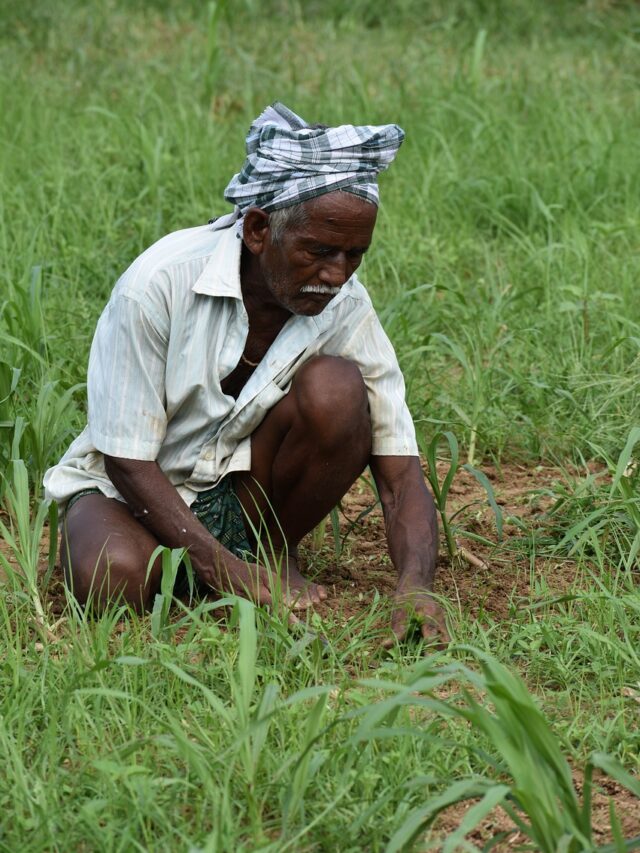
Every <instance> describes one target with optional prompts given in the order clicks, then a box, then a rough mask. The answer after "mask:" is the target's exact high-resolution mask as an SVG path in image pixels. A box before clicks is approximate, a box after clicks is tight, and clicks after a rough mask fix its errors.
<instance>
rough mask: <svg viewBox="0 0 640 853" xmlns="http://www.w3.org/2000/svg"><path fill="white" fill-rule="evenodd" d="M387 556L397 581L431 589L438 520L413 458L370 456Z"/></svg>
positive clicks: (433, 575) (415, 458)
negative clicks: (385, 538) (383, 523)
mask: <svg viewBox="0 0 640 853" xmlns="http://www.w3.org/2000/svg"><path fill="white" fill-rule="evenodd" d="M371 469H372V471H373V474H374V477H375V480H376V484H377V486H378V491H379V493H380V500H381V503H382V509H383V513H384V519H385V526H386V531H387V542H388V546H389V555H390V557H391V560H392V562H393V564H394V566H395V567H396V569H397V571H398V575H399V578H400V583H401V584H402V583H403V582H405V583H411V584H413V585H416V584H420V585H421V586H423V587H426V588H427V589H431V587H432V585H433V580H434V577H435V570H436V561H437V557H438V522H437V514H436V508H435V504H434V501H433V498H432V496H431V494H430V492H429V490H428V489H427V486H426V484H425V482H424V478H423V476H422V471H421V469H420V462H419V460H418V458H417V457H406V458H402V457H372V459H371Z"/></svg>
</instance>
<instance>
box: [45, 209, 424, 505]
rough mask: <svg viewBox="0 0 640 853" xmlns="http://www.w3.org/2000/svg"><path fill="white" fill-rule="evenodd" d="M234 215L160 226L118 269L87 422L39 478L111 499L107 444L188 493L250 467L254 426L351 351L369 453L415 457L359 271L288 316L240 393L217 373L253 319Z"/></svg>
mask: <svg viewBox="0 0 640 853" xmlns="http://www.w3.org/2000/svg"><path fill="white" fill-rule="evenodd" d="M231 219H232V217H231V216H229V217H222V218H221V219H219V220H217V221H216V222H215V223H214V224H213V225H205V226H201V227H197V228H190V229H187V230H184V231H177V232H175V233H173V234H169V235H168V236H166V237H163V238H162V239H161V240H159V241H158V242H157V243H155V244H154V245H153V246H151V247H150V248H149V249H147V250H146V251H145V252H143V254H142V255H140V257H139V258H137V260H135V261H134V263H133V264H132V265H131V266H130V267H129V269H128V270H127V271H126V272H125V273H124V275H123V276H122V277H121V278H120V279H119V280H118V282H117V284H116V286H115V288H114V290H113V293H112V295H111V298H110V300H109V303H108V304H107V306H106V308H105V310H104V312H103V313H102V316H101V317H100V320H99V321H98V326H97V329H96V333H95V336H94V339H93V344H92V346H91V354H90V357H89V372H88V379H87V387H88V406H89V415H88V423H87V426H86V427H85V429H84V431H83V432H82V433H81V434H80V435H79V436H78V438H76V440H75V441H74V442H73V443H72V445H71V446H70V447H69V449H68V451H67V452H66V453H65V455H64V456H63V457H62V459H61V460H60V462H59V463H58V464H57V465H55V466H54V467H53V468H50V469H49V470H48V471H47V473H46V474H45V477H44V484H45V494H46V496H47V497H49V498H53V499H54V500H57V501H60V502H65V501H67V500H68V499H69V498H70V497H71V496H72V495H74V494H75V493H76V492H79V491H80V490H82V489H88V488H98V489H100V491H101V492H102V493H103V494H105V495H106V496H107V497H114V498H119V499H120V500H122V497H121V496H120V495H119V494H118V491H117V490H116V489H115V487H114V486H113V484H112V483H111V481H110V480H109V478H108V477H107V474H106V472H105V467H104V455H103V454H107V455H109V456H117V457H123V458H127V459H140V460H157V462H158V464H159V466H160V468H161V469H162V471H163V472H164V473H165V475H166V476H167V477H168V478H169V480H170V481H171V483H173V485H174V486H176V488H177V489H178V491H179V493H180V495H181V496H182V498H183V499H184V500H185V501H186V503H188V504H191V503H192V501H193V500H194V499H195V498H196V496H197V493H198V492H200V491H203V490H204V489H208V488H210V487H211V486H213V485H214V484H215V483H217V482H218V480H219V479H220V478H221V477H224V476H225V475H226V474H228V473H230V472H231V471H246V470H249V469H250V467H251V434H252V433H253V432H254V430H255V429H256V427H257V426H258V425H259V424H260V423H261V421H262V420H263V418H264V417H265V415H266V414H267V412H268V411H269V410H270V409H272V408H273V407H274V406H275V404H276V403H277V402H278V401H279V400H281V399H282V398H283V397H284V395H285V394H286V393H287V391H288V389H289V387H290V384H291V380H292V378H293V376H294V375H295V372H296V370H297V369H298V368H299V367H300V366H301V365H302V364H304V362H305V361H307V360H308V359H310V358H312V357H313V356H315V355H319V354H324V355H337V356H342V357H344V358H348V359H350V360H352V361H353V362H355V363H356V364H357V365H358V367H359V368H360V371H361V373H362V376H363V378H364V382H365V385H366V388H367V393H368V397H369V405H370V410H371V422H372V429H373V447H372V452H373V454H374V455H376V456H415V455H417V453H418V450H417V446H416V440H415V430H414V426H413V421H412V419H411V415H410V414H409V410H408V409H407V406H406V403H405V389H404V381H403V378H402V374H401V372H400V369H399V367H398V362H397V359H396V356H395V353H394V350H393V347H392V346H391V344H390V342H389V339H388V338H387V336H386V334H385V333H384V331H383V329H382V327H381V325H380V322H379V320H378V318H377V316H376V313H375V311H374V309H373V306H372V304H371V300H370V298H369V295H368V294H367V292H366V290H365V288H364V287H363V285H362V284H361V283H360V282H359V281H358V279H357V278H356V276H355V275H354V276H352V277H351V278H350V279H349V281H348V282H347V283H346V284H345V285H343V287H342V289H341V290H340V293H339V294H338V295H337V296H335V297H334V298H333V299H332V300H331V302H329V304H328V305H327V307H326V308H325V309H324V310H323V311H322V312H321V313H320V314H319V315H317V316H315V317H305V316H297V315H292V316H291V317H290V318H289V320H288V321H287V322H286V323H285V325H284V327H283V328H282V330H281V332H280V333H279V334H278V336H277V338H276V339H275V340H274V342H273V343H272V344H271V347H270V348H269V350H268V351H267V353H266V355H265V356H264V358H263V359H262V361H261V362H260V364H259V366H258V367H257V368H256V370H255V371H254V372H253V374H252V375H251V377H250V378H249V380H248V381H247V383H246V385H245V386H244V388H243V389H242V391H241V392H240V394H239V396H238V398H237V400H234V398H233V397H231V396H227V395H225V394H223V393H222V390H221V388H220V382H221V380H222V379H224V377H225V376H227V375H228V374H229V373H231V371H232V370H233V369H234V368H235V367H236V365H237V364H238V361H239V360H240V355H241V354H242V352H243V350H244V346H245V341H246V338H247V334H248V331H249V325H248V320H247V312H246V310H245V307H244V304H243V301H242V292H241V289H240V253H241V247H242V241H241V239H240V238H239V236H238V234H237V230H236V228H235V227H234V226H233V225H229V221H230V220H231Z"/></svg>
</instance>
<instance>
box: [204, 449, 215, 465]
mask: <svg viewBox="0 0 640 853" xmlns="http://www.w3.org/2000/svg"><path fill="white" fill-rule="evenodd" d="M204 458H205V459H206V460H207V462H211V460H212V459H213V451H212V450H207V452H206V453H205V454H204Z"/></svg>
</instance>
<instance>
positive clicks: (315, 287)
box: [300, 284, 340, 296]
mask: <svg viewBox="0 0 640 853" xmlns="http://www.w3.org/2000/svg"><path fill="white" fill-rule="evenodd" d="M300 293H320V294H323V295H326V296H337V294H338V293H340V288H339V287H329V285H328V284H305V285H304V287H301V288H300Z"/></svg>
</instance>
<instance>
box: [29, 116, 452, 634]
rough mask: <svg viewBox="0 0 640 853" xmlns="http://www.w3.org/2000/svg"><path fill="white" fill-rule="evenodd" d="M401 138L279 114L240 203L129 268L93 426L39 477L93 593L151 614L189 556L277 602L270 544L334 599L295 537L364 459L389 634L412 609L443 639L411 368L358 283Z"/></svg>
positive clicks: (292, 572)
mask: <svg viewBox="0 0 640 853" xmlns="http://www.w3.org/2000/svg"><path fill="white" fill-rule="evenodd" d="M403 137H404V134H403V132H402V130H401V129H400V128H399V127H397V126H396V125H386V126H381V127H368V126H366V127H353V126H351V125H345V126H342V127H337V128H326V127H324V126H308V125H306V123H305V122H304V121H303V120H302V119H301V118H300V117H299V116H297V115H295V113H293V112H291V111H290V110H288V109H287V108H286V107H284V106H283V105H282V104H278V103H276V104H274V105H273V106H272V107H269V108H267V109H266V110H265V111H264V113H262V115H261V116H259V118H258V119H256V121H255V122H254V124H253V125H252V127H251V130H250V132H249V135H248V137H247V160H246V162H245V164H244V166H243V169H242V171H241V172H240V173H239V174H237V175H236V176H235V177H234V178H233V179H232V180H231V182H230V184H229V185H228V187H227V189H226V191H225V197H226V198H227V199H228V200H229V201H231V202H233V203H234V204H235V206H236V207H235V211H234V213H232V214H230V215H228V216H224V217H222V218H220V219H218V220H216V221H214V222H212V223H210V224H209V225H208V226H204V227H199V228H192V229H188V230H186V231H179V232H176V233H174V234H170V235H168V236H167V237H165V238H163V239H162V240H160V241H159V242H158V243H156V244H155V245H154V246H152V247H151V248H150V249H148V250H147V251H146V252H144V253H143V254H142V255H141V256H140V257H139V258H138V259H137V260H136V261H135V262H134V263H133V264H132V266H131V267H130V268H129V269H128V270H127V271H126V272H125V274H124V275H123V276H122V277H121V278H120V280H119V281H118V283H117V284H116V287H115V289H114V291H113V294H112V296H111V299H110V301H109V304H108V305H107V307H106V309H105V311H104V313H103V314H102V316H101V318H100V321H99V323H98V327H97V330H96V334H95V338H94V341H93V345H92V349H91V356H90V360H89V373H88V403H89V416H88V424H87V427H86V429H85V430H84V432H83V433H82V434H81V435H80V436H79V437H78V438H77V439H76V440H75V441H74V442H73V444H72V445H71V447H70V448H69V450H68V451H67V453H66V454H65V456H64V457H63V458H62V460H61V461H60V463H59V464H58V465H57V466H55V467H54V468H52V469H50V470H49V471H48V472H47V474H46V476H45V486H46V490H47V494H48V496H50V497H52V498H54V499H56V500H57V501H59V502H60V503H61V504H62V505H64V507H65V521H64V531H63V542H62V548H61V561H62V564H63V567H64V570H65V575H66V578H67V582H68V583H69V584H70V586H71V588H72V589H73V592H74V594H75V595H76V597H77V598H78V600H79V601H80V602H81V603H86V602H87V601H88V600H89V598H90V597H92V600H93V602H94V605H97V606H100V605H101V604H103V603H104V602H105V601H107V600H109V599H111V598H113V597H115V596H120V597H122V598H124V600H126V601H128V602H129V603H130V604H132V605H133V606H134V607H137V608H139V609H144V608H147V607H149V606H150V605H151V604H152V602H153V597H154V595H155V593H156V592H157V590H158V588H159V583H160V574H161V564H160V561H159V560H156V562H155V563H154V565H153V566H152V568H151V571H150V572H148V569H147V567H148V564H149V560H150V558H151V556H152V554H153V552H154V550H155V549H156V548H157V546H158V544H162V545H165V546H168V547H170V548H182V547H186V548H188V552H189V556H190V559H191V563H192V565H193V567H194V569H195V572H196V574H197V577H198V580H199V581H200V584H201V585H203V586H205V587H208V588H211V589H214V590H216V591H218V592H223V591H232V592H236V593H238V594H240V595H247V596H249V597H251V598H252V599H253V600H254V601H256V602H257V603H260V604H269V603H270V602H271V599H272V594H273V589H272V587H271V583H272V581H273V574H272V573H271V572H269V571H268V569H267V567H266V566H265V565H264V562H265V561H264V560H261V557H260V549H259V547H258V548H257V547H256V546H257V542H256V539H260V541H262V542H264V541H266V540H267V539H268V541H269V543H270V546H269V547H270V548H273V549H275V552H276V553H277V554H279V555H280V557H281V559H280V560H278V561H277V566H278V567H279V568H278V571H279V572H280V578H279V580H280V582H281V586H282V588H283V591H284V596H285V599H286V601H287V602H288V603H289V604H290V605H291V606H292V607H308V606H311V605H313V604H317V603H318V602H320V601H322V600H323V599H325V598H326V597H327V592H326V590H325V589H324V588H323V587H322V586H319V585H317V584H314V583H310V582H308V581H307V580H306V579H305V578H304V577H303V575H302V574H301V573H300V571H299V567H298V560H297V546H298V543H299V541H300V540H301V538H302V537H303V536H304V535H305V534H306V533H308V532H309V531H310V530H312V529H313V528H314V527H315V525H317V524H318V523H319V522H320V521H321V519H322V518H324V517H325V516H326V514H327V513H328V512H329V511H330V510H331V508H332V507H333V506H335V504H336V503H337V502H338V500H339V499H340V498H341V497H342V495H343V494H344V493H345V492H346V491H347V489H348V488H349V487H350V486H351V484H352V483H353V482H354V481H355V479H356V478H357V477H358V475H359V474H360V473H361V472H362V470H363V469H364V468H365V466H366V465H367V464H368V465H370V467H371V470H372V472H373V476H374V478H375V481H376V484H377V487H378V491H379V494H380V498H381V501H382V507H383V510H384V517H385V523H386V530H387V538H388V544H389V551H390V554H391V558H392V560H393V562H394V565H395V566H396V568H397V570H398V574H399V582H398V588H397V594H396V602H397V604H396V608H395V611H394V615H393V624H392V628H393V631H394V633H395V635H396V637H398V638H402V637H403V636H404V635H405V633H406V632H407V629H408V625H409V614H410V613H412V614H414V615H417V617H418V619H419V621H421V623H422V631H423V634H424V636H429V635H434V634H435V635H437V634H440V636H441V637H442V638H444V637H446V629H445V627H444V623H443V620H442V614H441V612H440V609H439V607H438V606H437V604H436V603H435V601H434V600H433V598H432V597H431V595H430V591H431V588H432V584H433V577H434V571H435V562H436V554H437V524H436V513H435V507H434V504H433V500H432V498H431V496H430V494H429V492H428V490H427V488H426V486H425V484H424V480H423V477H422V473H421V470H420V464H419V459H418V453H417V448H416V442H415V432H414V427H413V423H412V420H411V417H410V415H409V412H408V409H407V407H406V404H405V400H404V384H403V381H402V376H401V374H400V371H399V368H398V364H397V360H396V357H395V354H394V352H393V348H392V347H391V344H390V343H389V341H388V339H387V337H386V335H385V334H384V332H383V330H382V328H381V326H380V324H379V321H378V319H377V317H376V315H375V312H374V310H373V308H372V305H371V302H370V300H369V297H368V295H367V293H366V290H365V289H364V287H363V286H362V285H361V284H360V282H359V281H358V280H357V278H356V276H355V275H354V273H355V270H356V269H357V267H358V266H359V264H360V262H361V260H362V256H363V255H364V253H365V252H366V251H367V249H368V248H369V245H370V243H371V238H372V235H373V230H374V226H375V221H376V214H377V201H378V191H377V184H376V176H377V174H378V172H380V171H381V170H382V169H385V168H386V167H387V166H388V165H389V163H390V162H391V161H392V160H393V158H394V157H395V154H396V152H397V150H398V148H399V146H400V144H401V142H402V140H403ZM263 553H264V551H263ZM256 555H257V556H256ZM256 560H257V562H256ZM261 563H262V564H261ZM391 641H393V637H391Z"/></svg>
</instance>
